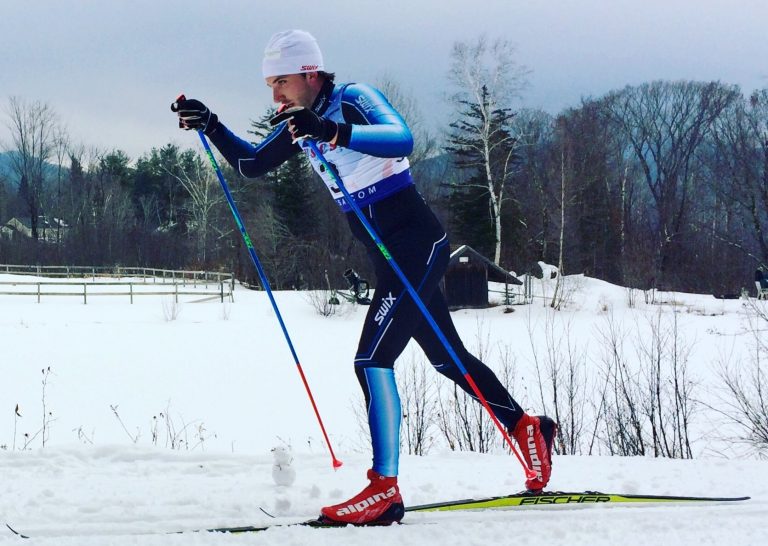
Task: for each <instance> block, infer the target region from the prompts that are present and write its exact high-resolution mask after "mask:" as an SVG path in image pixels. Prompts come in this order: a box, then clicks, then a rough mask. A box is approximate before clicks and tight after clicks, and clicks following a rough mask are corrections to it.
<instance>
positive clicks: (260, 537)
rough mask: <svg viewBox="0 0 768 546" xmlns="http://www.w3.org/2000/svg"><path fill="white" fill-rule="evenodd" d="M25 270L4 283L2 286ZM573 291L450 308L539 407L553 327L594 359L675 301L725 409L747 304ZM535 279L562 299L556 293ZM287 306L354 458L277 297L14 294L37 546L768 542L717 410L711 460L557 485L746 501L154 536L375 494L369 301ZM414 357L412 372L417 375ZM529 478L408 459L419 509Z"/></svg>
mask: <svg viewBox="0 0 768 546" xmlns="http://www.w3.org/2000/svg"><path fill="white" fill-rule="evenodd" d="M13 278H16V279H18V277H12V276H8V275H0V281H3V280H10V279H13ZM30 279H31V278H29V277H25V278H24V280H30ZM568 280H569V283H570V288H569V290H570V297H569V299H570V300H571V302H570V303H569V305H568V306H567V307H566V308H565V309H564V310H563V311H561V312H559V313H556V314H554V315H556V318H552V317H553V316H554V315H553V312H552V311H551V310H549V308H548V307H547V306H545V305H544V301H545V300H543V299H535V300H534V303H533V304H531V305H527V306H516V307H515V308H514V309H515V312H514V313H504V312H503V308H502V307H496V308H491V309H487V310H482V311H459V312H456V313H454V318H455V321H456V322H457V326H458V328H459V330H460V331H461V332H462V335H463V337H464V339H465V341H466V343H467V345H468V346H469V347H473V346H474V345H475V344H481V345H483V346H484V347H485V350H489V351H490V353H489V354H491V353H493V351H492V350H491V349H489V347H496V346H498V345H499V344H502V345H504V346H505V347H507V348H508V349H509V350H511V351H512V358H513V359H514V363H515V366H516V375H515V383H514V384H515V392H514V394H515V396H516V397H517V398H518V399H519V400H520V401H521V402H522V403H523V404H524V405H525V406H526V407H529V408H531V409H533V410H540V409H541V401H540V399H539V395H538V386H537V385H536V384H535V382H534V371H533V369H532V361H533V355H532V350H533V349H532V347H539V348H543V347H544V346H545V345H546V344H547V341H546V340H545V336H546V335H548V334H547V333H546V332H547V331H550V332H551V331H552V325H555V329H556V330H557V331H560V332H566V331H567V332H568V335H569V336H570V338H571V339H572V342H573V343H575V344H578V346H579V347H580V348H581V349H580V350H583V351H587V352H591V353H594V354H598V353H599V352H600V345H599V344H598V343H596V341H595V340H596V338H598V337H599V336H598V335H597V332H598V331H599V329H600V328H601V326H600V325H601V324H605V321H606V320H607V319H606V317H608V316H611V317H614V318H613V320H615V321H617V322H620V323H622V324H625V325H626V327H627V329H628V331H629V332H635V334H634V335H635V336H636V337H642V336H643V334H642V330H639V329H641V328H642V325H643V324H644V323H645V321H646V317H648V316H654V314H655V313H656V312H657V310H658V309H660V308H662V309H667V310H671V309H673V308H674V309H677V310H678V311H679V313H678V315H677V316H678V323H679V327H680V329H681V332H682V334H681V337H684V338H685V340H687V343H688V345H689V346H690V356H689V362H690V364H689V366H690V368H691V370H690V373H691V374H692V376H693V377H694V379H695V381H696V384H697V385H698V390H697V397H699V398H704V399H706V401H707V402H708V403H710V404H716V400H717V398H716V396H715V395H716V392H717V389H716V384H715V381H714V377H715V374H714V371H713V370H714V368H715V366H716V364H717V362H718V361H719V360H723V359H726V360H737V359H739V358H741V357H742V352H745V351H746V352H748V351H749V336H750V334H749V332H748V330H749V328H748V320H747V318H746V311H745V302H744V300H716V299H714V298H713V297H711V296H702V295H690V294H666V295H658V297H659V299H660V300H665V301H668V302H669V303H670V304H674V305H667V306H659V305H645V304H644V303H643V301H642V299H643V298H642V295H640V296H639V300H640V301H639V302H638V303H637V306H636V307H635V308H631V309H630V308H629V307H628V304H627V300H628V293H627V291H626V290H625V289H623V288H620V287H616V286H612V285H609V284H607V283H603V282H600V281H596V280H594V279H589V278H584V277H573V278H569V279H568ZM534 288H535V290H536V292H537V293H539V294H546V293H549V294H551V290H552V286H551V284H548V283H543V282H541V281H535V282H534ZM276 298H277V301H278V304H279V305H280V307H281V311H282V312H283V315H284V318H285V320H286V323H287V326H288V329H289V332H290V333H291V336H292V338H293V341H294V344H295V346H296V350H297V353H298V355H299V358H300V359H301V362H302V366H303V368H304V371H305V373H306V375H307V379H308V381H309V384H310V386H311V388H312V390H313V393H314V395H315V398H316V400H317V403H318V406H319V409H320V412H321V414H322V417H323V419H324V421H325V424H326V427H327V429H328V431H329V433H330V435H331V442H332V444H333V447H334V450H335V452H336V455H337V456H338V457H339V458H340V459H341V460H343V461H344V466H343V467H342V468H341V469H339V470H338V471H334V470H333V469H332V468H331V464H330V457H329V456H328V453H327V450H326V448H325V446H324V444H323V442H322V437H321V435H320V431H319V428H318V426H317V422H316V421H315V418H314V416H313V414H312V411H311V408H310V406H309V404H308V402H307V397H306V394H305V392H304V390H303V386H302V384H301V382H300V378H299V374H298V373H297V371H296V366H295V364H294V363H293V360H292V358H291V355H290V353H289V352H288V349H287V346H286V344H285V341H284V340H283V338H282V333H281V331H280V329H279V325H278V324H277V322H276V320H275V319H274V315H273V313H272V310H271V307H270V306H269V303H268V300H267V298H266V296H265V295H264V294H263V293H260V292H251V291H247V290H244V289H242V288H238V289H237V290H236V291H235V302H234V303H224V304H222V303H219V302H210V301H209V302H205V303H191V301H192V300H194V299H195V298H194V297H188V298H187V299H186V300H185V301H184V300H183V301H182V302H181V303H180V304H178V305H174V304H173V303H172V301H171V300H170V298H169V297H167V296H166V297H150V296H145V297H141V298H137V299H136V302H135V303H134V304H133V305H130V304H128V302H127V300H126V299H125V298H122V297H121V298H116V297H106V296H104V297H94V298H92V299H89V301H88V305H83V303H82V300H81V299H78V298H76V297H48V298H44V299H43V302H42V303H40V304H37V303H34V299H33V298H32V297H30V296H0V342H1V343H2V355H1V356H0V372H2V373H0V446H2V448H3V449H1V450H0V520H2V521H7V522H9V523H11V524H12V525H14V526H16V527H18V528H19V529H20V530H21V531H23V532H27V533H29V534H33V535H37V536H38V537H39V538H34V539H32V540H31V541H24V543H25V544H26V543H30V544H51V545H53V544H56V545H59V544H61V545H70V544H71V545H97V544H98V545H103V544H107V545H116V546H124V545H129V544H131V545H133V544H140V545H150V544H152V545H154V544H206V545H207V544H333V545H347V544H350V545H352V544H363V543H376V544H406V545H407V544H483V545H486V544H512V543H519V542H532V541H535V542H537V543H538V542H542V543H548V544H598V545H599V544H616V543H619V542H621V543H624V544H648V543H657V544H697V545H699V544H718V545H721V544H724V543H728V544H730V543H734V544H743V545H746V544H764V543H766V539H765V536H766V534H767V532H768V524H766V522H767V521H768V463H767V462H766V461H764V460H760V459H759V458H757V457H756V456H755V454H754V453H752V454H751V455H750V453H749V452H748V451H746V450H744V449H743V448H742V446H740V445H738V444H733V445H731V444H730V443H729V442H728V441H726V440H724V438H725V437H726V436H727V434H719V433H718V432H719V431H722V428H723V427H724V426H725V425H724V423H723V422H722V420H720V419H717V418H716V415H715V414H713V413H712V412H706V411H704V410H703V409H702V410H701V411H700V412H699V413H698V414H696V415H695V424H694V430H695V432H696V434H695V443H694V453H695V455H696V458H695V459H694V460H685V461H683V460H667V459H654V458H650V457H645V458H641V457H633V458H623V457H610V456H606V455H605V454H600V455H593V456H557V457H556V458H555V467H554V472H553V478H552V481H551V483H550V485H551V487H552V488H553V489H561V490H568V489H575V490H583V489H590V490H602V491H611V492H617V493H647V494H657V495H664V494H681V495H717V496H739V495H749V496H751V497H752V500H750V501H748V502H746V503H740V504H738V505H727V506H725V505H716V506H645V507H636V506H632V507H621V506H617V507H605V506H598V507H595V506H593V507H587V508H580V509H570V508H565V509H554V510H541V509H526V510H519V511H513V512H509V511H507V512H485V513H460V514H459V513H445V514H438V513H433V514H409V515H408V516H407V518H406V520H405V521H406V522H407V523H419V522H423V523H425V524H424V525H402V526H396V527H389V528H364V529H361V528H356V529H308V528H295V527H294V528H276V529H272V530H269V531H267V532H264V533H259V534H251V535H239V536H234V535H214V534H205V533H204V534H183V535H171V534H162V533H161V534H157V533H154V534H152V533H150V532H155V531H174V530H182V529H193V528H200V527H204V528H205V527H212V526H221V525H245V524H254V525H261V524H267V523H271V522H275V521H288V520H293V519H301V518H306V517H310V516H313V515H315V514H317V512H318V509H319V508H320V507H321V506H323V505H325V504H328V503H331V502H337V501H339V500H343V499H344V498H347V497H348V496H350V495H351V494H354V493H356V492H358V491H359V490H360V489H361V488H362V486H363V485H364V481H365V480H364V475H365V470H366V469H367V468H368V465H369V462H370V454H369V452H368V448H367V442H366V440H365V439H364V438H362V437H361V434H360V423H359V417H358V416H357V414H358V413H359V407H360V397H361V394H360V392H359V387H358V385H357V382H356V380H355V377H354V374H353V372H352V364H351V361H352V356H353V353H354V350H355V346H356V340H357V336H358V333H359V331H360V327H361V321H362V318H363V314H364V312H365V310H366V309H365V308H358V307H354V306H349V305H345V306H343V308H342V309H341V312H340V313H338V314H336V315H334V316H331V317H327V318H324V317H321V316H319V315H318V314H317V313H316V312H315V309H314V308H313V306H312V305H311V303H310V301H309V298H308V296H307V295H306V294H303V293H293V292H289V293H278V294H277V295H276ZM665 312H666V311H665ZM670 314H671V313H670ZM174 315H175V318H173V317H174ZM553 320H554V321H556V322H552V321H553ZM557 321H559V322H557ZM529 331H530V332H531V334H530V335H529ZM550 335H551V334H550ZM530 337H532V338H533V339H532V341H533V342H531V340H530V339H529V338H530ZM410 354H411V351H410V349H409V354H408V355H406V357H405V358H404V359H403V360H404V361H403V362H402V363H401V365H402V366H411V365H414V359H413V358H411V356H410ZM494 358H495V357H494ZM596 359H597V357H595V360H596ZM490 360H493V358H490ZM417 362H418V361H417ZM590 362H591V363H592V364H590V365H596V364H594V361H592V360H590ZM490 363H491V365H493V362H490ZM416 365H418V363H417V364H416ZM17 405H18V414H17V413H16V411H15V410H16V406H17ZM43 423H45V431H44V433H43V430H42V429H43ZM25 435H27V436H25ZM43 440H45V446H44V447H43V445H42V444H43ZM286 444H289V445H290V446H291V448H292V451H293V462H292V466H293V468H294V469H295V470H296V481H295V482H294V483H293V484H292V485H290V486H279V485H277V484H276V483H275V481H274V479H273V476H272V461H273V456H272V453H270V450H271V449H272V448H274V447H276V446H281V445H286ZM25 445H26V449H23V448H24V447H25ZM737 455H738V456H737ZM522 482H523V476H522V472H521V470H520V467H519V465H518V463H517V462H516V461H515V460H514V458H513V457H511V456H509V455H506V454H504V453H503V452H502V451H501V450H497V452H495V453H493V454H477V453H468V452H461V453H458V452H451V451H449V450H447V449H446V448H445V447H444V446H441V445H439V443H438V445H436V446H435V447H434V448H433V449H432V450H430V452H429V454H428V455H427V456H425V457H416V456H403V458H402V461H401V479H400V484H401V489H402V492H403V496H404V498H405V500H406V503H409V504H419V503H428V502H435V501H439V500H446V499H450V498H467V497H472V496H486V495H497V494H498V495H500V494H507V493H511V492H515V491H518V490H520V489H521V488H522ZM262 510H264V511H266V512H269V513H270V514H272V515H274V516H276V518H277V519H272V518H270V517H268V516H267V515H265V514H264V512H263V511H262ZM142 533H144V534H142ZM147 533H149V534H147ZM52 534H55V535H56V536H49V535H52ZM6 542H7V543H9V544H14V543H17V542H18V543H21V542H22V541H21V539H18V538H16V537H14V536H13V535H12V534H11V533H10V532H9V531H8V532H6V531H3V530H2V529H0V543H6Z"/></svg>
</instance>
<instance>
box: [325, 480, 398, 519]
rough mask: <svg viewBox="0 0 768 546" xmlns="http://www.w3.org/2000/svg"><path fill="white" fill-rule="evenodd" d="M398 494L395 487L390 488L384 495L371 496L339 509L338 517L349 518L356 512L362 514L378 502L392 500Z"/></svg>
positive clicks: (337, 511)
mask: <svg viewBox="0 0 768 546" xmlns="http://www.w3.org/2000/svg"><path fill="white" fill-rule="evenodd" d="M396 494H397V489H396V488H395V487H394V486H393V487H390V488H389V489H387V490H386V491H385V492H384V493H376V494H375V495H371V496H370V497H368V498H367V499H363V500H361V501H358V502H356V503H355V504H348V505H346V506H345V507H344V508H339V509H338V510H336V515H337V516H348V515H349V514H353V513H355V512H362V511H363V510H365V509H366V508H370V507H371V506H373V505H374V504H376V503H378V502H381V501H383V500H387V499H391V498H392V497H394V496H395V495H396Z"/></svg>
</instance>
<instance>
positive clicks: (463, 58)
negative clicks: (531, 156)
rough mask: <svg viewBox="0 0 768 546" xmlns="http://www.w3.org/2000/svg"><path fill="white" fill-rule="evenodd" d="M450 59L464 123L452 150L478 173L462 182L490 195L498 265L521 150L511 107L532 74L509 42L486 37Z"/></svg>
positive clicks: (456, 126)
mask: <svg viewBox="0 0 768 546" xmlns="http://www.w3.org/2000/svg"><path fill="white" fill-rule="evenodd" d="M451 61H452V62H451V69H450V71H449V79H450V81H451V82H453V84H454V85H455V86H456V87H457V89H458V91H457V92H456V93H455V94H454V95H453V96H452V97H451V101H452V102H453V104H454V105H455V106H456V107H457V110H459V111H460V112H461V116H462V117H463V118H464V120H461V121H457V122H455V123H453V124H452V128H453V130H454V133H453V135H452V137H451V148H449V151H453V152H460V153H462V154H463V155H464V157H463V159H462V160H461V161H460V163H459V166H460V167H462V168H465V169H471V170H473V171H475V172H476V173H478V174H477V175H476V176H474V177H472V178H471V179H470V180H469V181H467V182H464V184H465V185H469V186H475V187H477V188H478V189H480V190H482V192H483V193H484V194H486V195H487V199H488V205H489V215H490V222H491V223H492V226H493V231H494V235H495V238H496V243H495V252H494V262H495V263H497V264H498V263H499V261H500V259H501V242H502V222H501V213H502V206H503V204H504V201H505V199H506V196H505V193H504V191H505V188H506V185H507V183H508V182H509V180H510V178H511V175H512V173H513V172H514V167H515V164H516V161H517V149H518V146H517V138H516V136H515V135H514V134H513V133H512V129H511V126H510V124H509V121H510V119H511V118H512V114H511V113H510V106H511V103H512V101H513V99H515V98H517V97H519V95H520V92H521V91H522V89H524V88H525V86H526V84H527V75H528V72H529V71H528V69H526V68H525V67H524V66H521V65H519V64H518V63H517V62H516V61H515V49H514V46H513V45H512V43H511V42H509V41H507V40H503V39H496V40H493V41H489V40H488V39H487V38H486V37H485V36H481V37H480V38H478V39H477V40H476V41H475V42H474V43H471V44H470V43H466V42H456V43H455V44H454V45H453V49H452V51H451ZM458 184H459V185H461V184H462V183H461V182H460V183H458Z"/></svg>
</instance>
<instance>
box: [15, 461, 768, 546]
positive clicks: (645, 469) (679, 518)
mask: <svg viewBox="0 0 768 546" xmlns="http://www.w3.org/2000/svg"><path fill="white" fill-rule="evenodd" d="M294 463H295V464H296V466H297V468H298V472H297V474H298V476H297V480H296V482H295V483H294V484H293V485H292V486H290V487H282V486H277V485H275V484H274V482H273V481H272V477H271V464H272V463H271V460H270V458H269V457H268V456H266V455H265V456H263V457H246V456H238V455H231V454H203V453H189V452H169V451H167V450H162V449H159V448H155V449H146V448H137V447H129V448H126V447H125V446H106V447H89V448H82V447H77V448H46V449H45V450H37V451H31V452H17V453H4V454H2V456H0V475H2V476H3V481H2V486H0V514H2V515H3V517H5V518H7V521H8V523H10V524H11V525H13V526H14V527H16V528H17V530H19V531H20V532H22V533H28V534H30V535H33V539H32V540H29V541H24V543H25V544H43V545H49V544H50V545H53V544H57V545H97V544H98V545H105V544H106V545H115V546H126V545H129V544H130V545H134V544H135V545H156V544H190V545H196V544H200V545H213V544H281V545H282V544H297V545H298V544H317V545H324V544H328V545H331V544H333V545H347V544H349V545H352V544H369V543H371V544H372V543H375V544H392V545H395V544H405V545H410V544H413V545H416V544H428V545H438V544H440V545H445V544H478V545H480V544H483V545H486V544H512V543H516V542H519V541H520V540H521V539H520V537H521V536H524V535H525V533H527V532H529V531H530V532H533V531H535V532H536V536H537V540H539V541H545V543H548V544H566V543H567V544H598V545H601V544H606V545H608V544H613V545H615V544H619V543H623V544H649V543H650V544H653V543H656V544H691V545H694V544H719V545H722V544H741V545H747V544H755V545H757V544H763V543H764V539H765V532H766V521H767V520H768V518H767V516H768V464H767V463H766V462H763V461H746V460H742V461H725V460H698V461H673V460H663V459H647V458H617V457H577V456H570V457H568V456H563V457H557V458H556V460H555V465H556V466H555V470H556V472H557V474H556V476H557V478H556V479H555V480H553V483H552V485H553V488H554V487H556V488H557V489H563V490H572V489H573V490H576V489H582V490H583V489H596V490H601V491H610V492H621V493H653V494H682V495H717V496H739V495H744V494H749V495H751V496H752V500H750V501H747V502H745V503H739V504H737V505H730V504H718V505H714V506H710V505H706V506H705V505H696V506H680V505H665V506H659V505H655V506H653V505H649V506H621V505H614V506H582V507H572V506H567V507H564V508H559V507H558V508H554V509H552V508H548V509H547V508H544V509H536V508H531V509H516V510H506V511H486V512H471V513H469V512H454V513H418V514H407V515H406V518H405V520H404V521H405V522H406V525H401V526H392V527H388V528H344V529H309V528H302V527H284V528H275V529H271V530H268V531H266V532H262V533H255V534H253V533H251V534H247V535H222V534H211V533H201V534H194V533H185V534H182V535H174V534H163V533H162V532H163V531H168V532H171V531H175V530H187V529H197V528H201V527H202V528H207V527H218V526H225V525H265V524H270V523H277V522H286V521H293V520H298V519H303V518H308V517H311V516H313V515H316V514H317V513H318V510H319V507H320V506H322V505H323V504H326V503H330V502H337V501H338V500H341V499H343V498H345V495H348V494H351V493H354V492H356V491H357V490H358V489H360V487H362V485H363V483H362V481H361V470H360V469H362V468H365V466H366V464H367V460H366V458H364V457H362V456H356V457H351V458H350V459H349V460H348V461H347V462H346V463H345V467H346V468H344V467H343V468H342V469H341V470H339V471H336V472H334V471H333V470H331V469H330V468H329V465H328V464H327V460H326V459H325V458H324V457H320V456H317V455H306V456H302V455H299V456H297V457H296V460H295V461H294ZM516 464H517V463H516V462H514V461H513V460H512V459H511V458H510V457H507V456H503V455H481V454H472V453H450V452H446V453H442V454H436V455H434V456H428V457H413V456H406V457H404V458H403V464H402V467H403V472H402V478H401V484H402V485H401V487H402V490H403V495H404V497H405V499H406V502H408V503H411V504H421V503H426V502H433V501H439V500H447V499H452V498H467V497H471V496H481V495H492V494H505V493H510V492H513V491H515V490H516V489H519V485H518V482H519V475H518V474H519V469H518V468H516V467H515V465H516ZM738 476H742V477H749V479H748V480H746V481H741V480H736V479H734V478H735V477H738ZM259 508H264V509H265V510H267V511H268V512H270V513H272V514H273V515H275V516H277V517H276V518H275V519H270V518H269V517H267V516H266V515H264V514H263V513H262V512H261V510H260V509H259ZM158 532H159V533H158ZM48 533H56V536H50V537H48V536H45V535H46V534H48ZM140 533H155V534H140ZM3 534H5V535H6V536H5V537H4V538H0V541H3V542H5V541H7V542H9V543H14V542H18V541H19V540H20V539H17V538H16V537H13V536H12V535H11V534H10V532H9V531H5V530H0V537H1V536H2V535H3ZM36 534H37V535H38V536H34V535H36ZM70 535H71V536H70Z"/></svg>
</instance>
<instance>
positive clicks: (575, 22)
mask: <svg viewBox="0 0 768 546" xmlns="http://www.w3.org/2000/svg"><path fill="white" fill-rule="evenodd" d="M0 8H1V9H0V141H5V142H7V141H8V130H7V127H6V125H7V121H8V119H7V115H6V112H7V109H8V98H9V97H10V96H18V97H22V98H24V99H26V100H30V101H32V100H36V101H42V102H45V103H48V104H49V105H50V106H51V107H52V108H53V109H54V110H55V111H56V113H57V114H58V115H59V117H60V119H61V120H62V121H63V122H64V124H65V125H66V126H67V128H68V131H69V133H70V135H71V136H72V139H73V140H74V141H76V142H79V143H83V144H85V145H87V146H98V147H100V148H101V149H105V150H110V149H113V148H119V149H122V150H124V151H126V152H127V153H128V154H129V155H130V156H131V157H133V158H136V157H137V156H139V155H141V154H142V153H145V152H148V151H149V150H150V149H151V148H152V147H153V146H162V145H164V144H166V143H168V142H175V143H177V144H179V145H182V146H184V147H188V146H196V145H197V141H196V139H195V138H193V135H190V134H189V133H182V132H181V131H179V130H178V129H177V128H176V121H175V117H174V115H173V114H172V113H171V112H170V110H169V104H170V103H171V102H172V101H173V99H174V98H175V97H176V96H177V95H178V94H179V93H180V92H184V93H186V94H187V96H188V97H195V98H199V99H201V100H203V101H204V102H205V103H206V104H208V105H209V106H210V107H211V109H212V110H213V111H214V112H216V113H217V114H219V117H220V118H221V119H222V120H223V121H224V122H225V123H226V124H227V125H228V126H229V127H230V128H232V129H233V130H234V131H235V132H237V133H240V134H244V132H245V130H246V129H247V128H248V126H249V120H250V119H253V118H256V117H258V116H259V115H260V114H261V113H263V112H264V110H265V108H266V107H267V106H268V105H269V104H270V100H271V95H270V93H269V91H268V89H267V88H266V86H265V84H264V82H263V79H262V77H261V58H262V53H263V51H264V46H265V44H266V42H267V40H268V39H269V37H270V36H271V35H272V34H273V33H274V32H276V31H278V30H284V29H287V28H301V29H304V30H308V31H310V32H311V33H312V34H314V35H315V36H316V37H317V39H318V42H319V43H320V47H321V49H322V51H323V54H324V57H325V64H326V68H327V69H329V70H331V71H335V72H336V73H337V77H338V79H339V80H340V81H366V82H375V81H376V80H378V79H380V78H381V77H383V76H384V75H389V76H390V77H391V78H392V79H394V80H395V81H397V82H398V83H399V84H400V85H401V87H402V88H403V89H404V90H405V91H406V92H408V93H410V94H411V95H413V96H415V97H416V99H417V101H418V105H419V107H420V110H421V111H422V113H423V114H424V115H426V116H432V117H433V118H434V120H435V121H434V125H435V126H442V125H444V124H445V123H446V122H447V120H446V119H444V118H445V117H447V116H446V113H447V112H448V109H447V108H448V107H447V105H446V103H445V101H444V99H443V97H444V96H445V92H446V90H447V85H448V83H447V79H446V73H447V70H448V65H449V60H450V58H449V53H450V48H451V45H452V44H453V42H455V41H457V40H462V41H469V40H474V39H476V38H477V37H478V36H479V35H480V34H481V33H485V34H487V35H488V36H489V37H491V38H494V37H504V38H507V39H509V40H511V41H512V42H514V43H515V44H516V46H517V51H518V61H519V62H520V63H521V64H524V65H526V66H528V67H529V68H530V69H531V71H532V72H531V75H530V87H529V88H528V90H527V91H526V93H525V95H524V97H523V98H522V100H521V103H520V105H521V106H527V107H540V108H543V109H545V110H547V111H549V112H551V113H557V112H559V111H560V110H562V109H563V108H565V107H567V106H574V105H577V104H578V103H579V101H580V99H581V98H582V97H586V96H595V97H597V96H601V95H603V94H605V93H607V92H608V91H610V90H612V89H617V88H621V87H624V86H625V85H628V84H639V83H642V82H646V81H651V80H655V79H669V80H678V79H685V80H720V81H722V82H726V83H733V84H738V85H740V86H741V87H742V90H744V91H745V92H750V91H752V90H754V89H757V88H765V87H768V0H541V1H539V0H525V1H524V0H461V1H456V0H386V1H376V2H373V1H368V0H325V1H322V2H309V1H307V0H302V1H297V0H284V1H282V2H281V1H271V2H263V1H261V0H231V1H227V0H221V1H219V2H212V1H210V0H208V1H200V0H185V1H183V2H181V1H177V0H134V1H125V0H0Z"/></svg>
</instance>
